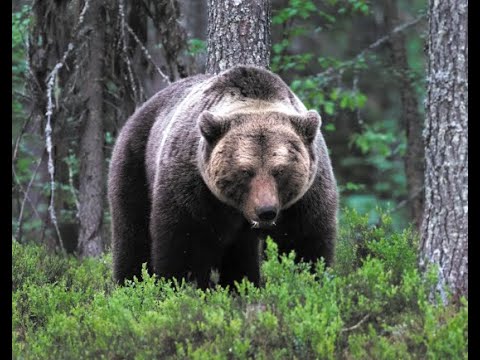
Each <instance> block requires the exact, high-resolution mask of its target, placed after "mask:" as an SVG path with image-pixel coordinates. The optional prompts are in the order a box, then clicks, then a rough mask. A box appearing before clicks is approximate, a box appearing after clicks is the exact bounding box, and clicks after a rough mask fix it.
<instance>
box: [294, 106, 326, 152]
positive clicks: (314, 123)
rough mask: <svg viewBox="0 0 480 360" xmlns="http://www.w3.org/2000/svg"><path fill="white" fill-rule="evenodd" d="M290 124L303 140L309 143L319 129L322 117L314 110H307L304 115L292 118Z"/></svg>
mask: <svg viewBox="0 0 480 360" xmlns="http://www.w3.org/2000/svg"><path fill="white" fill-rule="evenodd" d="M292 124H293V126H294V127H295V130H296V131H297V133H298V134H299V135H300V136H302V137H303V138H304V140H305V142H306V143H307V144H311V143H312V142H313V140H314V139H315V137H316V136H317V133H318V130H319V129H320V125H321V124H322V118H321V117H320V115H319V114H318V112H316V111H315V110H308V111H307V112H306V114H305V115H302V116H298V117H294V118H292Z"/></svg>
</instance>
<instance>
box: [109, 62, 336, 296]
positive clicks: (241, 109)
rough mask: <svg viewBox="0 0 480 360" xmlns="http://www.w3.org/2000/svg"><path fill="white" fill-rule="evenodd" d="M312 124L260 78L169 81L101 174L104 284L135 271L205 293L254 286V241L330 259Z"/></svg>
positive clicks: (277, 85)
mask: <svg viewBox="0 0 480 360" xmlns="http://www.w3.org/2000/svg"><path fill="white" fill-rule="evenodd" d="M319 127H320V117H319V116H318V114H317V113H316V112H315V111H307V110H306V109H305V107H304V106H303V104H302V103H301V102H300V101H299V100H298V98H297V97H296V96H295V95H294V94H293V93H292V92H291V91H290V89H289V88H288V87H287V85H286V84H285V83H284V82H283V81H282V80H281V79H280V78H279V77H278V76H276V75H274V74H272V73H271V72H269V71H266V70H263V69H258V68H255V67H247V66H238V67H234V68H232V69H230V70H227V71H225V72H223V73H221V74H219V75H216V76H211V75H206V76H203V75H202V76H196V77H192V78H188V79H186V80H183V81H180V82H177V83H175V84H173V85H171V86H169V87H168V88H166V89H164V90H163V91H161V92H159V93H158V94H157V95H155V96H154V97H153V98H152V99H150V100H149V101H148V102H146V103H145V104H144V105H143V106H142V107H141V108H140V109H138V110H137V111H136V112H135V114H133V115H132V117H131V118H130V119H129V120H128V121H127V123H126V125H125V126H124V128H123V129H122V131H121V133H120V135H119V137H118V140H117V143H116V145H115V148H114V151H113V155H112V160H111V166H110V172H109V189H108V190H109V201H110V209H111V213H112V232H113V239H112V244H113V256H114V276H115V279H116V280H117V281H119V282H123V280H124V279H126V278H128V279H130V278H132V277H133V276H134V275H137V276H138V275H140V269H141V264H142V263H143V262H147V263H148V266H149V269H150V270H151V271H153V272H154V273H156V274H157V275H159V276H164V277H166V278H170V277H177V278H182V277H184V278H187V279H191V280H194V281H196V282H197V284H198V285H199V286H200V287H202V288H205V287H207V286H209V285H210V283H209V281H210V272H211V270H212V269H218V270H219V272H220V284H222V285H232V284H233V282H234V281H235V280H241V279H242V277H244V276H246V277H247V278H248V279H249V280H251V281H253V282H254V283H256V284H258V281H259V239H261V238H263V237H265V236H266V235H267V234H269V235H271V236H272V237H273V239H274V240H275V241H276V242H277V243H278V244H279V248H280V250H281V251H290V250H295V251H296V253H297V255H298V258H299V259H300V258H303V259H304V260H307V261H315V260H317V259H318V258H319V257H323V258H325V260H326V262H327V264H330V263H331V262H332V260H333V256H334V248H335V231H336V211H337V191H336V184H335V179H334V176H333V172H332V168H331V165H330V159H329V157H328V153H327V149H326V146H325V142H324V139H323V136H322V134H321V132H320V131H319Z"/></svg>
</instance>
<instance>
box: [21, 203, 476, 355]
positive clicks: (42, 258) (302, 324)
mask: <svg viewBox="0 0 480 360" xmlns="http://www.w3.org/2000/svg"><path fill="white" fill-rule="evenodd" d="M345 215H346V216H344V218H343V221H342V224H341V229H340V232H339V244H338V252H337V259H336V264H335V266H334V267H333V268H327V269H325V267H324V264H323V262H319V263H318V264H316V273H315V274H312V272H311V271H310V267H309V266H308V265H307V264H303V263H300V264H297V263H296V262H295V261H294V259H295V254H294V253H291V254H282V255H279V254H278V250H277V246H276V244H275V242H274V241H273V240H271V239H268V240H267V250H266V259H265V261H264V262H263V264H262V268H261V273H262V284H263V286H262V287H261V288H256V287H255V286H254V285H253V284H251V283H250V282H248V281H246V280H243V281H242V282H240V283H238V284H236V292H232V291H230V290H229V289H223V288H221V287H217V288H215V289H209V290H206V291H202V290H199V289H197V288H195V287H194V286H193V285H192V284H189V283H185V282H184V281H176V280H174V281H165V280H164V279H157V278H156V277H155V276H149V275H148V273H147V271H146V270H145V268H144V270H143V281H138V280H135V281H131V282H129V283H128V284H127V285H126V286H124V287H119V286H116V285H114V283H113V281H112V276H111V255H106V256H104V257H102V258H101V259H86V260H83V261H79V260H77V259H74V258H72V257H69V258H64V257H61V256H57V255H50V254H47V253H46V252H45V251H44V250H43V249H42V248H41V247H40V246H38V245H20V244H17V243H15V242H14V243H13V251H12V255H13V269H12V270H14V271H13V273H14V275H13V295H12V307H13V319H12V320H13V321H12V348H13V358H22V359H102V358H103V359H156V358H162V359H163V358H172V359H185V358H188V359H246V358H251V357H255V358H256V359H292V358H297V359H310V358H312V359H313V358H317V359H338V358H346V359H391V358H392V359H398V358H400V359H424V358H428V359H445V358H448V359H465V358H467V345H468V343H467V335H468V328H467V321H468V310H467V305H468V304H467V301H465V300H463V301H462V303H461V304H460V305H448V306H443V305H440V304H439V303H436V302H434V301H431V300H429V296H430V290H431V289H432V287H433V285H434V284H435V281H436V279H435V276H434V275H435V269H433V268H432V269H430V270H429V271H428V272H427V274H422V273H421V272H420V271H419V269H418V268H417V265H416V263H417V260H416V253H415V251H416V250H415V248H416V241H417V240H416V239H415V235H414V234H413V232H412V231H411V230H406V231H404V232H402V233H395V232H394V231H393V230H392V228H391V226H390V225H391V224H390V222H389V217H388V216H386V215H382V217H381V219H382V221H381V225H377V226H372V225H369V224H368V219H366V218H365V217H362V216H360V215H358V214H356V213H355V212H348V211H346V212H345ZM359 249H361V250H362V251H363V252H362V251H360V252H359Z"/></svg>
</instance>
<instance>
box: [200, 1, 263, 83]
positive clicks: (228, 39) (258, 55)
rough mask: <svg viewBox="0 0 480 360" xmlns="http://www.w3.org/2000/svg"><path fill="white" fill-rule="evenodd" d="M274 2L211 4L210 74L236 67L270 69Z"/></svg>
mask: <svg viewBox="0 0 480 360" xmlns="http://www.w3.org/2000/svg"><path fill="white" fill-rule="evenodd" d="M270 8H271V6H270V0H244V1H240V0H208V41H207V48H208V49H207V52H208V53H207V70H206V72H207V73H210V74H218V73H219V72H221V71H223V70H226V69H228V68H230V67H232V66H234V65H255V66H259V67H263V68H268V66H269V63H270V46H271V40H270V20H271V15H270V12H271V10H270Z"/></svg>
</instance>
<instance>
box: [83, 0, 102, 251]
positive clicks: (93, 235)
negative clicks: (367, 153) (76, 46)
mask: <svg viewBox="0 0 480 360" xmlns="http://www.w3.org/2000/svg"><path fill="white" fill-rule="evenodd" d="M90 6H91V9H90V10H89V11H88V15H87V16H88V18H87V19H86V22H87V23H88V24H90V25H91V28H92V31H91V33H90V39H89V41H88V47H87V50H86V51H87V52H88V54H87V56H88V57H87V58H88V59H89V62H88V65H87V70H86V77H85V78H84V79H83V80H84V86H83V88H82V91H83V93H84V96H85V97H86V99H87V109H88V115H87V119H86V121H85V127H84V130H83V133H82V137H81V142H80V176H79V178H80V190H79V202H80V209H79V218H80V235H79V239H78V248H77V252H78V254H79V255H80V256H98V255H100V254H101V253H102V251H103V241H102V231H101V229H102V219H103V209H104V174H103V171H104V169H103V168H104V166H105V163H104V155H103V123H102V121H103V87H102V75H103V52H104V45H105V44H104V42H105V38H104V36H105V34H104V30H105V28H104V26H103V22H102V15H103V14H104V8H103V1H102V0H95V1H92V2H91V4H90Z"/></svg>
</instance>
